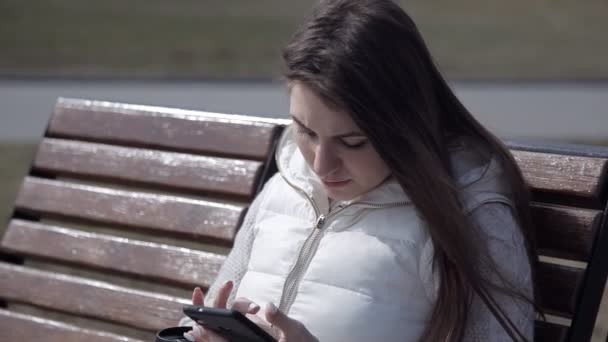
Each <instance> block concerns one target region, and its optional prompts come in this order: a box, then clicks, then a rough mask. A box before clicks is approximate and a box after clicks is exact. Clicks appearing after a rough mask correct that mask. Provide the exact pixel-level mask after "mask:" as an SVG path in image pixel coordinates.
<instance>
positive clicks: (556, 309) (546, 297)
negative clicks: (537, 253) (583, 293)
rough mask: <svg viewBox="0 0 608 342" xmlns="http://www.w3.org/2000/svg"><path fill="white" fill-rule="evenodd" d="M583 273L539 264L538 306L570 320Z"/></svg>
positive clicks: (572, 269) (559, 266)
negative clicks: (539, 296)
mask: <svg viewBox="0 0 608 342" xmlns="http://www.w3.org/2000/svg"><path fill="white" fill-rule="evenodd" d="M584 272H585V270H583V269H578V268H574V267H570V266H565V265H557V264H551V263H546V262H539V265H538V270H537V281H538V282H539V283H540V291H541V298H540V305H541V306H542V307H543V308H544V309H546V310H547V312H549V313H552V314H555V315H559V316H562V317H566V318H572V315H573V314H574V312H575V309H576V301H577V299H578V294H579V290H580V288H581V285H582V281H583V276H584Z"/></svg>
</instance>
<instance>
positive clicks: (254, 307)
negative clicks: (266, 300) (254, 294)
mask: <svg viewBox="0 0 608 342" xmlns="http://www.w3.org/2000/svg"><path fill="white" fill-rule="evenodd" d="M257 310H260V306H259V305H257V304H256V303H250V304H249V311H257Z"/></svg>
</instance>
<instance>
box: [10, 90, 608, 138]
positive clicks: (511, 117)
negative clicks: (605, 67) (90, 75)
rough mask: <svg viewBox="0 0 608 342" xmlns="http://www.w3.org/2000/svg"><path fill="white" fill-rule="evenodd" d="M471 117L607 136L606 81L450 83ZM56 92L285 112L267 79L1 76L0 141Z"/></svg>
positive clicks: (38, 125)
mask: <svg viewBox="0 0 608 342" xmlns="http://www.w3.org/2000/svg"><path fill="white" fill-rule="evenodd" d="M452 85H453V87H454V89H455V90H456V93H457V94H458V96H459V97H460V98H461V100H462V101H463V102H464V103H465V105H466V106H468V108H469V109H470V110H471V111H473V112H474V113H476V116H477V118H478V119H479V120H480V121H481V122H482V123H483V124H485V125H487V126H488V127H489V128H490V129H491V130H493V131H494V132H495V133H497V134H498V135H499V136H502V137H510V138H518V137H523V138H533V139H536V138H538V139H551V140H572V139H603V140H608V82H595V83H589V84H585V83H548V82H536V83H521V82H504V83H501V82H489V83H484V82H454V83H453V84H452ZM59 96H63V97H76V98H87V99H98V100H109V101H118V102H127V103H137V104H149V105H160V106H168V107H179V108H187V109H200V110H206V111H213V112H227V113H238V114H254V115H260V116H267V117H285V115H286V113H287V110H288V101H287V96H286V93H285V92H284V90H283V88H282V87H281V85H280V84H277V83H270V82H240V83H239V82H234V83H231V82H186V81H172V82H171V81H167V82H163V81H149V82H144V81H137V82H136V81H70V80H59V81H54V80H40V81H36V80H0V104H1V109H0V140H15V139H18V140H36V139H37V138H38V137H39V136H40V135H41V134H42V132H43V130H44V127H45V125H46V122H47V120H48V116H49V114H50V112H51V110H52V106H53V104H54V102H55V99H56V98H57V97H59Z"/></svg>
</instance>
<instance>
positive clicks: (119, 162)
mask: <svg viewBox="0 0 608 342" xmlns="http://www.w3.org/2000/svg"><path fill="white" fill-rule="evenodd" d="M33 166H34V168H35V169H36V170H40V171H44V172H47V173H49V172H50V173H52V174H59V175H62V174H68V175H84V176H88V177H102V178H109V179H115V180H121V181H128V182H134V183H144V184H154V185H161V186H163V187H175V188H178V189H188V190H196V191H211V192H217V193H226V194H229V195H238V196H246V197H252V196H253V191H254V188H253V187H254V183H255V180H256V179H257V176H258V175H259V174H260V172H261V171H262V166H263V165H262V163H261V162H259V161H250V160H238V159H228V158H218V157H205V156H197V155H192V154H185V153H175V152H163V151H158V150H150V149H142V148H126V147H117V146H112V145H106V144H97V143H86V142H82V141H70V140H63V139H53V138H46V139H44V140H43V141H42V142H41V144H40V146H39V149H38V153H37V154H36V159H35V160H34V162H33Z"/></svg>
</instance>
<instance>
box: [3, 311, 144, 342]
mask: <svg viewBox="0 0 608 342" xmlns="http://www.w3.org/2000/svg"><path fill="white" fill-rule="evenodd" d="M0 341H45V342H82V341H87V342H118V341H121V342H143V341H141V340H137V339H133V338H128V337H124V336H119V335H116V334H112V333H109V332H104V331H96V330H91V329H82V328H80V327H78V326H75V325H70V324H66V323H63V322H58V321H53V320H49V319H45V318H41V317H36V316H31V315H24V314H20V313H16V312H10V311H7V310H2V309H0Z"/></svg>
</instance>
